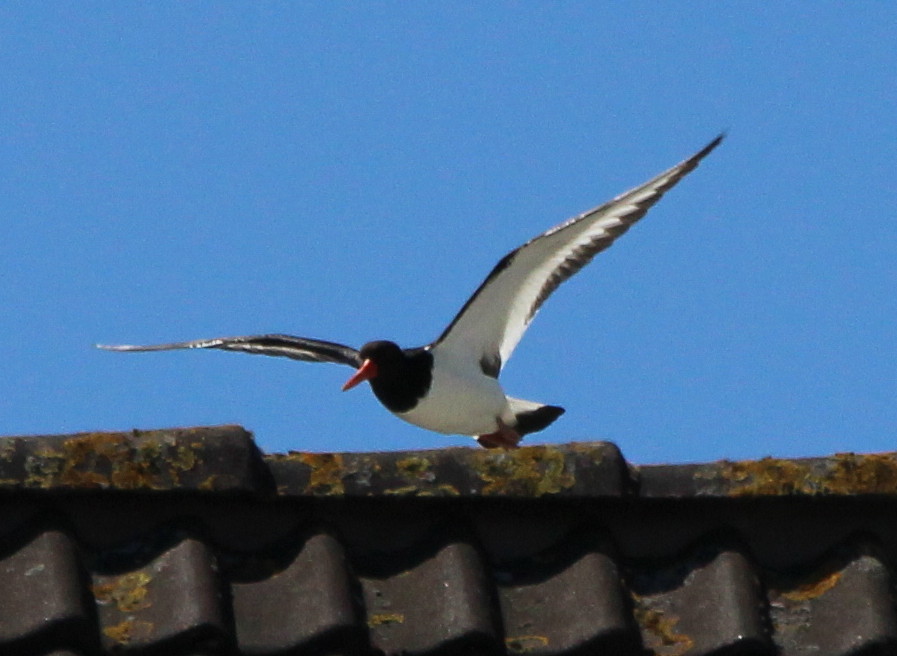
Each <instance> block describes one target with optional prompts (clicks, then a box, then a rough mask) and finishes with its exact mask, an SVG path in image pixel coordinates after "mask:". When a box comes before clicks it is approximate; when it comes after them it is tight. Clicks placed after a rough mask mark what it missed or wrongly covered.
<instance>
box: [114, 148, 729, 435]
mask: <svg viewBox="0 0 897 656" xmlns="http://www.w3.org/2000/svg"><path fill="white" fill-rule="evenodd" d="M722 139H723V135H720V136H718V137H717V138H716V139H714V140H713V141H711V142H710V143H709V144H707V145H706V146H705V147H704V148H702V149H701V150H700V151H698V152H697V153H695V154H694V155H692V156H691V157H689V158H688V159H686V160H684V161H683V162H681V163H679V164H677V165H676V166H674V167H673V168H671V169H669V170H667V171H664V172H663V173H661V174H660V175H658V176H657V177H655V178H653V179H651V180H649V181H648V182H646V183H644V184H643V185H641V186H638V187H636V188H635V189H632V190H630V191H627V192H626V193H624V194H622V195H620V196H617V197H616V198H614V199H613V200H611V201H610V202H607V203H605V204H604V205H601V206H599V207H596V208H595V209H593V210H590V211H588V212H585V213H584V214H580V215H579V216H576V217H574V218H572V219H570V220H568V221H566V222H564V223H561V224H560V225H557V226H555V227H554V228H551V229H550V230H548V231H546V232H544V233H542V234H541V235H539V236H538V237H535V238H533V239H531V240H530V241H528V242H526V243H525V244H523V245H522V246H520V247H518V248H515V249H514V250H513V251H511V252H510V253H508V254H507V255H505V256H504V257H503V258H501V260H499V262H498V264H496V265H495V267H494V268H493V269H492V271H491V272H490V273H489V275H488V276H486V279H485V280H484V281H483V282H482V284H481V285H480V286H479V288H477V290H476V291H475V292H474V293H473V296H471V297H470V298H469V299H468V300H467V302H466V303H465V304H464V306H463V307H462V308H461V310H460V311H459V312H458V314H457V315H456V316H455V318H454V319H453V320H452V322H451V323H450V324H449V325H448V327H447V328H446V329H445V330H444V331H443V332H442V334H441V335H440V336H439V337H438V338H437V339H436V340H435V341H434V342H431V343H430V344H427V345H426V346H418V347H415V348H401V347H400V346H398V345H397V344H396V343H394V342H390V341H384V340H378V341H373V342H368V343H367V344H365V345H364V346H362V347H361V349H360V350H356V349H354V348H352V347H350V346H345V345H343V344H337V343H335V342H328V341H324V340H319V339H310V338H307V337H294V336H291V335H274V334H272V335H252V336H244V337H218V338H213V339H199V340H195V341H190V342H177V343H173V344H153V345H148V346H134V345H102V344H98V345H97V346H98V347H99V348H101V349H105V350H107V351H168V350H174V349H201V348H214V349H222V350H225V351H240V352H243V353H257V354H260V355H275V356H282V357H287V358H292V359H294V360H304V361H307V362H335V363H337V364H345V365H349V366H350V367H354V368H355V369H356V371H355V373H354V374H353V375H352V376H351V377H350V378H349V380H348V381H346V383H345V385H343V390H344V391H345V390H348V389H351V388H353V387H355V386H356V385H358V384H359V383H361V382H363V381H368V382H369V383H370V386H371V388H372V389H373V391H374V395H375V396H376V397H377V399H379V401H380V402H381V403H382V404H383V405H384V406H386V408H387V409H388V410H389V411H391V412H392V413H393V414H395V415H396V416H398V417H399V418H401V419H404V420H405V421H407V422H410V423H412V424H414V425H416V426H420V427H422V428H426V429H428V430H432V431H436V432H438V433H445V434H457V435H469V436H472V437H475V438H476V439H477V441H478V442H479V443H480V444H481V445H482V446H484V447H486V448H497V447H501V448H506V449H511V448H516V447H517V445H518V444H519V442H520V440H521V438H522V437H523V436H524V435H527V434H529V433H535V432H536V431H540V430H542V429H544V428H546V427H547V426H548V425H549V424H551V423H552V422H553V421H554V420H555V419H557V418H558V417H559V416H560V415H561V414H563V412H564V409H563V408H561V407H559V406H555V405H545V404H542V403H536V402H534V401H524V400H522V399H516V398H513V397H510V396H507V395H506V394H505V392H504V390H503V389H502V387H501V384H500V383H499V381H498V376H499V373H501V370H502V367H504V365H505V364H506V363H507V361H508V358H510V357H511V354H512V353H513V352H514V348H515V347H516V346H517V343H518V342H519V341H520V338H521V337H523V333H524V332H525V331H526V329H527V327H528V326H529V324H530V322H531V321H532V320H533V318H534V317H535V316H536V313H537V312H538V311H539V309H540V308H541V307H542V304H543V303H544V302H545V300H546V299H547V298H548V297H549V296H550V295H551V294H552V292H554V290H555V289H557V287H558V286H559V285H560V284H561V283H562V282H564V281H565V280H567V279H568V278H569V277H570V276H572V275H573V274H575V273H577V272H578V271H579V270H580V269H582V267H584V266H585V265H586V264H588V263H589V262H590V261H591V260H592V258H593V257H595V255H596V254H598V253H599V252H601V251H603V250H604V249H605V248H607V247H608V246H610V245H611V244H612V243H613V242H614V240H615V239H616V238H617V237H619V236H620V235H622V234H623V233H624V232H626V231H627V230H628V229H629V227H630V226H631V225H633V224H634V223H635V222H636V221H638V220H639V219H641V218H642V217H643V216H644V215H645V213H646V212H647V211H648V209H650V208H651V206H652V205H654V203H656V202H657V201H658V200H660V198H661V196H663V195H664V193H666V192H667V191H669V190H670V189H671V188H672V187H673V186H674V185H675V184H676V183H678V182H679V181H680V180H681V179H682V178H683V177H685V175H686V174H688V173H689V172H691V171H692V170H693V169H694V168H695V167H696V166H697V165H698V164H699V163H700V162H701V160H702V159H704V158H705V157H706V156H707V155H708V154H710V152H711V151H712V150H713V149H714V148H716V147H717V146H718V145H719V143H720V142H721V141H722Z"/></svg>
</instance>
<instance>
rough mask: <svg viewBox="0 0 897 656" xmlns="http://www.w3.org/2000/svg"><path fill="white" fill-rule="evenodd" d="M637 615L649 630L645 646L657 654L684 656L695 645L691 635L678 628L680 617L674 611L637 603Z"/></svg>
mask: <svg viewBox="0 0 897 656" xmlns="http://www.w3.org/2000/svg"><path fill="white" fill-rule="evenodd" d="M635 617H636V620H637V621H638V623H639V624H640V625H641V626H642V627H644V629H645V631H646V632H647V635H646V636H645V638H646V640H645V646H646V647H648V648H649V649H652V650H654V653H655V654H657V656H682V654H685V653H686V652H688V651H689V650H690V649H691V648H692V647H694V645H695V641H694V640H693V639H692V638H691V636H688V635H686V634H684V633H679V632H678V631H677V630H676V625H677V624H679V617H678V616H676V615H673V614H672V613H669V614H667V613H664V612H663V611H660V610H654V609H653V608H646V607H644V606H642V605H637V606H636V608H635Z"/></svg>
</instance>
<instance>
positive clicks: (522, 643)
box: [505, 635, 548, 654]
mask: <svg viewBox="0 0 897 656" xmlns="http://www.w3.org/2000/svg"><path fill="white" fill-rule="evenodd" d="M547 646H548V638H547V637H546V636H540V635H520V636H510V637H507V638H505V647H507V649H508V651H509V652H511V653H512V654H528V653H529V652H531V651H535V650H537V649H542V648H543V647H547Z"/></svg>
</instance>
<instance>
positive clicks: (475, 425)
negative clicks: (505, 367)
mask: <svg viewBox="0 0 897 656" xmlns="http://www.w3.org/2000/svg"><path fill="white" fill-rule="evenodd" d="M432 353H433V381H432V383H431V384H430V390H429V392H428V393H427V395H426V396H425V397H424V398H423V399H421V400H420V402H418V404H417V405H416V406H415V407H414V408H413V409H411V410H409V411H408V412H401V413H397V414H398V416H399V417H401V418H402V419H404V420H405V421H407V422H409V423H412V424H414V425H415V426H420V427H421V428H426V429H428V430H431V431H436V432H438V433H446V434H450V435H486V434H488V433H492V432H494V431H496V430H498V422H497V421H496V417H500V416H504V417H505V418H507V417H509V415H508V412H509V410H508V401H507V398H506V397H505V393H504V391H503V390H502V388H501V385H499V383H498V381H497V380H496V379H495V378H490V377H488V376H486V375H484V374H483V373H482V372H480V371H479V369H476V370H473V371H471V370H470V367H469V366H466V367H465V366H459V363H457V362H454V361H452V359H451V358H450V355H449V354H446V353H442V352H440V349H439V348H435V349H433V351H432ZM465 364H466V363H465Z"/></svg>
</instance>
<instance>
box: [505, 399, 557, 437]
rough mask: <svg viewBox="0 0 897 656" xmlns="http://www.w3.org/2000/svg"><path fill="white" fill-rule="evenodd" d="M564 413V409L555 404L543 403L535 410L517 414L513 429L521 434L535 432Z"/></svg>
mask: <svg viewBox="0 0 897 656" xmlns="http://www.w3.org/2000/svg"><path fill="white" fill-rule="evenodd" d="M562 414H564V409H563V408H561V407H560V406H556V405H543V406H542V407H540V408H537V409H535V410H530V411H528V412H521V413H519V414H518V415H517V425H516V426H514V430H515V431H517V433H519V434H520V435H521V436H523V435H528V434H529V433H536V432H538V431H540V430H542V429H544V428H547V427H548V426H549V425H550V424H551V423H552V422H553V421H554V420H555V419H557V418H558V417H560V416H561V415H562Z"/></svg>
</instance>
